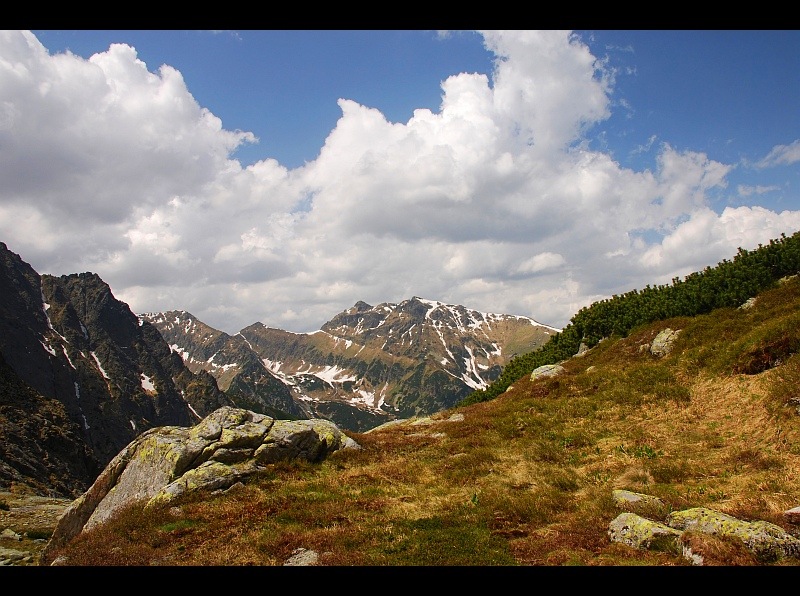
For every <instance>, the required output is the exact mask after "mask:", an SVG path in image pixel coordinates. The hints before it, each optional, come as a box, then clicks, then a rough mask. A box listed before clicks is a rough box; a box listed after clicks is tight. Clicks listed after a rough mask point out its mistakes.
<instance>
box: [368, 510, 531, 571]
mask: <svg viewBox="0 0 800 596" xmlns="http://www.w3.org/2000/svg"><path fill="white" fill-rule="evenodd" d="M378 547H379V548H378V551H379V552H375V551H374V550H373V551H372V552H370V553H367V556H368V557H374V558H376V559H378V560H380V559H383V558H384V557H386V556H389V557H391V561H392V564H393V565H401V566H403V565H412V566H437V567H441V566H475V565H505V566H508V565H515V564H516V561H515V560H514V557H513V556H512V555H511V554H510V552H509V549H508V541H507V540H505V539H504V538H502V537H500V536H496V535H494V534H493V533H492V531H491V529H490V528H489V527H488V526H487V525H486V524H485V523H482V522H481V521H480V520H479V519H474V518H470V517H464V516H459V515H450V516H438V515H437V516H432V517H424V518H420V519H411V520H396V521H395V522H394V523H393V524H392V526H391V530H390V532H388V533H387V534H386V536H385V537H384V540H382V541H381V542H380V543H379V545H378Z"/></svg>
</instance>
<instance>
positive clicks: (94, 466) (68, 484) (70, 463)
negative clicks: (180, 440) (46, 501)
mask: <svg viewBox="0 0 800 596" xmlns="http://www.w3.org/2000/svg"><path fill="white" fill-rule="evenodd" d="M225 405H232V404H231V401H230V399H229V398H228V397H227V396H226V395H225V394H224V393H223V392H222V391H221V390H220V389H219V387H218V386H217V385H216V382H215V380H214V379H213V377H211V375H209V374H208V373H207V372H205V371H201V372H200V373H198V374H193V373H192V372H191V371H189V370H188V369H187V368H186V367H185V366H184V364H183V361H182V360H181V358H180V356H178V355H177V354H174V353H172V352H171V351H170V349H169V346H168V345H167V344H166V342H164V340H163V338H162V337H161V335H160V333H159V332H158V330H157V329H156V328H155V327H153V326H152V325H150V324H149V323H147V322H146V321H140V320H139V318H138V317H137V316H136V315H134V314H133V313H132V312H131V310H130V309H129V308H128V305H127V304H125V303H124V302H121V301H119V300H117V299H116V298H115V297H114V296H113V294H112V292H111V288H110V287H109V286H108V284H106V283H105V282H104V281H103V280H102V279H100V277H98V276H97V275H96V274H93V273H80V274H72V275H65V276H61V277H55V276H51V275H42V276H40V275H39V274H38V273H37V272H36V271H35V270H34V269H33V268H32V267H31V266H30V265H28V264H27V263H25V262H24V261H23V260H22V259H21V258H20V257H19V255H17V254H15V253H13V252H12V251H10V250H8V248H7V247H6V245H5V244H3V243H0V434H2V437H3V441H2V446H0V489H8V488H10V487H11V485H12V484H25V485H28V486H31V487H33V488H34V489H36V490H37V491H38V492H40V493H42V494H53V495H61V496H67V497H74V496H76V495H77V494H80V493H81V492H83V491H84V490H86V488H87V487H88V486H89V485H90V484H91V483H92V482H93V481H94V480H95V478H96V477H97V475H98V474H99V473H100V472H101V471H102V469H103V467H104V466H105V465H106V464H107V463H108V462H109V461H110V460H111V459H112V458H113V457H114V456H116V455H117V454H118V453H119V451H120V450H121V449H122V448H123V447H124V446H125V445H127V444H128V443H129V442H130V441H131V440H132V439H133V438H135V437H136V436H138V435H139V434H140V433H141V432H143V431H146V430H147V429H150V428H154V427H158V426H165V425H179V426H190V425H192V424H194V423H196V422H197V421H199V420H201V419H202V418H203V417H204V416H206V415H208V414H210V413H211V412H213V411H215V410H217V409H218V408H220V407H222V406H225Z"/></svg>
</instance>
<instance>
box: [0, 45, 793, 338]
mask: <svg viewBox="0 0 800 596" xmlns="http://www.w3.org/2000/svg"><path fill="white" fill-rule="evenodd" d="M798 230H800V31H798V30H789V31H781V30H647V31H645V30H594V31H592V30H581V31H560V30H544V31H430V30H382V31H371V30H354V31H345V30H241V31H231V30H227V31H208V30H133V31H124V30H114V31H106V30H41V31H40V30H34V31H23V30H10V31H2V32H0V241H2V242H5V243H6V245H7V246H8V248H9V249H10V250H12V251H13V252H15V253H17V254H19V255H20V256H21V257H22V259H23V260H24V261H26V262H28V263H30V264H31V266H33V268H34V269H36V271H38V272H39V273H42V274H45V273H47V274H51V275H67V274H70V273H80V272H87V271H89V272H93V273H97V274H98V275H99V276H100V277H101V278H102V279H103V280H104V281H106V282H107V283H108V284H109V286H110V287H111V290H112V292H113V293H114V296H115V297H117V298H118V299H120V300H122V301H124V302H126V303H127V304H128V305H129V306H130V308H131V310H132V311H133V312H135V313H138V314H141V313H145V312H158V311H166V310H186V311H188V312H190V313H191V314H193V315H194V316H195V317H197V318H198V319H200V320H201V321H203V322H204V323H206V324H208V325H210V326H212V327H214V328H216V329H219V330H221V331H225V332H227V333H230V334H233V333H236V332H237V331H239V330H241V329H242V328H244V327H246V326H248V325H251V324H253V323H256V322H260V323H263V324H265V325H267V326H270V327H276V328H280V329H284V330H287V331H293V332H296V333H305V332H312V331H315V330H317V329H319V328H320V327H321V326H322V325H323V324H324V323H325V322H326V321H328V320H330V319H331V318H333V317H334V316H335V315H336V314H338V313H339V312H341V311H343V310H346V309H348V308H350V307H351V306H353V305H354V304H355V303H356V302H357V301H359V300H363V301H365V302H367V303H369V304H373V305H376V304H379V303H382V302H395V303H396V302H401V301H403V300H406V299H409V298H411V297H414V296H418V297H421V298H425V299H429V300H437V301H441V302H445V303H447V304H461V305H463V306H466V307H467V308H471V309H475V310H479V311H482V312H491V313H502V314H513V315H522V316H527V317H531V318H533V319H535V320H537V321H539V322H541V323H543V324H546V325H550V326H554V327H557V328H562V327H564V326H566V325H567V324H568V323H569V321H570V319H571V318H572V316H573V315H574V314H575V313H577V312H578V311H579V310H580V309H581V308H582V307H584V306H588V305H590V304H592V303H593V302H596V301H598V300H601V299H603V298H607V297H611V296H612V295H614V294H621V293H624V292H627V291H630V290H632V289H639V288H644V287H645V286H646V285H648V284H649V285H655V284H670V283H671V280H672V279H674V278H675V277H681V278H682V277H683V276H686V275H688V274H689V273H691V272H693V271H698V270H702V269H703V268H705V267H706V266H712V267H713V266H715V265H716V264H717V263H719V262H720V261H722V260H723V259H731V258H732V257H733V256H734V255H735V254H736V253H737V250H738V248H740V247H741V248H744V249H747V250H752V249H755V248H757V247H758V245H759V244H766V243H768V242H769V240H770V239H773V238H778V237H779V236H780V235H781V234H786V235H791V234H793V233H794V232H796V231H798Z"/></svg>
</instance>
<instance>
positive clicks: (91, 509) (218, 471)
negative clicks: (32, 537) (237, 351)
mask: <svg viewBox="0 0 800 596" xmlns="http://www.w3.org/2000/svg"><path fill="white" fill-rule="evenodd" d="M358 448H360V445H358V443H356V442H355V441H354V440H353V439H351V438H350V437H348V436H347V435H345V434H344V433H343V432H342V431H341V430H339V428H338V427H337V426H336V425H335V424H334V423H332V422H330V421H328V420H322V419H313V420H275V419H273V418H271V417H269V416H265V415H263V414H258V413H255V412H251V411H250V410H244V409H241V408H233V407H230V406H224V407H222V408H219V409H218V410H216V411H215V412H212V413H211V414H209V415H208V416H207V417H206V418H204V419H203V420H202V421H201V422H199V423H198V424H197V425H195V426H193V427H180V426H165V427H158V428H153V429H150V430H148V431H146V432H144V433H142V434H141V435H139V436H138V437H137V438H136V439H134V440H133V441H131V443H130V444H128V445H127V446H126V447H125V449H123V450H122V451H121V452H120V453H119V454H117V456H116V457H115V458H114V459H112V460H111V462H110V463H109V464H108V466H106V468H105V470H103V472H102V473H101V474H100V476H98V478H97V480H95V482H94V483H93V484H92V486H91V487H89V490H87V491H86V492H85V493H84V494H83V495H81V496H80V497H79V498H78V499H76V500H75V501H73V503H72V504H71V505H70V506H69V507H68V508H67V510H66V511H65V512H64V514H63V515H62V517H61V519H60V520H59V522H58V524H57V525H56V528H55V530H54V532H53V536H52V537H51V539H50V542H49V543H48V545H47V547H46V548H45V549H44V551H43V553H42V557H41V562H42V564H49V558H50V553H51V552H52V551H53V550H54V549H55V548H56V547H58V546H61V545H63V544H66V543H67V542H69V541H70V540H71V539H72V538H74V537H75V536H77V535H78V534H79V533H80V532H82V531H83V530H86V529H89V528H92V527H94V526H96V525H97V524H101V523H103V522H104V521H106V520H107V519H108V518H109V517H111V516H112V515H113V514H114V513H115V512H116V511H118V510H119V509H121V508H122V507H125V506H127V505H130V504H132V503H134V502H138V501H145V507H152V506H156V505H163V504H167V503H169V502H170V501H171V500H173V499H175V498H176V497H178V496H180V495H183V494H185V493H187V492H190V491H197V490H217V489H225V488H228V487H230V486H232V485H234V484H235V483H236V482H239V481H240V480H241V479H242V478H244V477H246V476H248V475H251V474H253V473H255V472H258V471H260V470H263V469H265V467H266V466H267V465H269V464H271V463H275V462H277V461H282V460H290V459H298V460H305V461H308V462H312V463H313V462H318V461H321V460H322V459H324V458H325V457H326V456H327V455H328V454H330V453H332V452H334V451H337V450H339V449H358Z"/></svg>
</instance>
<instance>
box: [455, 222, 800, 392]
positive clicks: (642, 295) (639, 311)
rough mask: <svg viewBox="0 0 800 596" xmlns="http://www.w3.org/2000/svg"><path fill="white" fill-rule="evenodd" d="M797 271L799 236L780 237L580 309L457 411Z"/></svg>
mask: <svg viewBox="0 0 800 596" xmlns="http://www.w3.org/2000/svg"><path fill="white" fill-rule="evenodd" d="M798 271H800V232H795V233H794V234H793V235H792V236H788V237H787V236H786V234H781V237H780V238H779V239H773V240H770V242H769V244H767V245H762V244H759V245H758V248H757V249H754V250H751V251H748V250H744V249H743V248H741V247H740V248H739V251H738V253H737V254H736V256H735V257H734V258H733V260H732V261H730V260H728V259H723V261H722V262H720V263H719V264H718V265H717V266H716V267H713V268H712V267H706V268H705V269H704V270H703V271H698V272H694V273H692V274H690V275H688V276H686V277H685V278H684V279H682V280H681V279H679V278H677V277H676V278H673V280H672V285H657V286H654V287H651V286H650V285H648V286H647V287H645V288H644V289H643V290H631V291H630V292H626V293H624V294H622V295H614V296H613V297H612V298H608V299H605V300H601V301H599V302H595V303H593V304H592V305H590V306H588V307H585V308H582V309H581V310H579V311H578V313H577V314H575V316H573V317H572V319H570V323H569V324H568V325H567V326H566V327H565V328H564V329H562V330H561V332H559V333H557V334H555V335H554V336H553V337H551V338H550V340H549V341H548V342H547V343H546V344H545V345H544V346H543V347H542V348H541V349H539V350H535V351H533V352H528V353H527V354H522V355H520V356H517V357H515V358H513V359H512V360H511V361H510V362H509V363H508V364H507V365H506V366H505V367H504V369H503V372H502V373H501V375H500V377H498V379H497V380H496V381H494V382H493V383H492V384H491V385H489V386H488V387H486V388H485V389H479V390H476V391H474V392H472V393H471V394H469V395H468V396H467V397H466V398H465V399H464V400H463V401H462V402H461V405H469V404H473V403H477V402H481V401H486V400H489V399H493V398H495V397H497V396H498V395H500V394H501V393H503V392H504V391H505V390H506V389H508V387H509V386H510V385H511V384H512V383H513V382H514V381H516V380H517V379H519V378H520V377H522V376H524V375H526V374H530V373H531V372H532V371H533V370H534V369H535V368H538V367H539V366H542V365H545V364H556V363H558V362H561V361H563V360H566V359H567V358H570V357H572V356H574V355H575V354H576V353H577V352H578V350H579V349H580V345H581V343H583V344H584V345H585V346H586V347H589V348H591V347H593V346H595V345H596V344H597V343H598V342H599V341H600V340H601V339H603V338H606V337H611V336H619V337H625V336H627V335H628V334H629V333H630V332H631V330H632V329H634V328H636V327H638V326H639V325H643V324H647V323H652V322H654V321H662V320H664V319H668V318H670V317H691V316H695V315H699V314H705V313H709V312H711V311H712V310H713V309H715V308H721V307H726V306H729V307H733V306H739V305H741V304H742V303H743V302H745V301H746V300H748V299H749V298H752V297H753V296H755V295H756V294H758V293H759V292H761V291H763V290H765V289H767V288H769V287H772V286H773V285H774V284H775V283H776V282H777V281H778V280H779V279H781V278H782V277H785V276H787V275H794V274H796V273H797V272H798Z"/></svg>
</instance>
